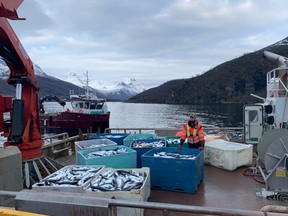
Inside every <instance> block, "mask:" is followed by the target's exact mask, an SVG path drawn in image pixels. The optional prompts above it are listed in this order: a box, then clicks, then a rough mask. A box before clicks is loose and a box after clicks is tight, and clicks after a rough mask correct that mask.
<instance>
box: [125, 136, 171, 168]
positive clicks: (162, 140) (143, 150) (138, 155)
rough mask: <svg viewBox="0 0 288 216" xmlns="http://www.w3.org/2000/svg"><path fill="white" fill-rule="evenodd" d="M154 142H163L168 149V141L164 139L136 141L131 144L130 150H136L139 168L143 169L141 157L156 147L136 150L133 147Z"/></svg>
mask: <svg viewBox="0 0 288 216" xmlns="http://www.w3.org/2000/svg"><path fill="white" fill-rule="evenodd" d="M153 142H162V143H163V147H166V141H165V140H164V139H136V140H134V141H133V142H132V143H131V145H130V148H131V149H134V150H135V151H136V152H137V168H141V167H142V163H141V156H142V155H143V154H145V153H146V152H148V151H150V150H151V149H153V148H155V147H148V148H134V147H133V146H134V144H135V143H153Z"/></svg>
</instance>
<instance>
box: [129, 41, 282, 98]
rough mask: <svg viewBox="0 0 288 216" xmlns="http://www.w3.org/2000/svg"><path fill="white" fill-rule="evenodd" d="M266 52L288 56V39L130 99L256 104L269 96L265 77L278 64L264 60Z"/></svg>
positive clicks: (169, 82)
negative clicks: (261, 98)
mask: <svg viewBox="0 0 288 216" xmlns="http://www.w3.org/2000/svg"><path fill="white" fill-rule="evenodd" d="M264 50H268V51H270V52H273V53H276V54H278V55H281V56H285V57H286V56H288V37H286V38H284V39H283V40H281V41H278V42H276V43H274V44H272V45H270V46H267V47H265V48H262V49H260V50H258V51H255V52H251V53H246V54H243V55H242V56H240V57H238V58H235V59H232V60H229V61H226V62H224V63H222V64H219V65H217V66H216V67H214V68H212V69H210V70H208V71H207V72H205V73H203V74H201V75H198V76H196V77H191V78H189V79H178V80H171V81H168V82H166V83H164V84H162V85H160V86H158V87H156V88H152V89H148V90H146V91H144V92H142V93H140V94H138V95H136V96H134V97H132V98H130V99H129V100H128V102H132V103H166V104H209V103H212V104H213V103H243V104H244V103H255V102H259V99H257V98H254V97H252V96H250V94H256V95H259V96H261V97H266V74H267V72H268V71H270V70H272V69H273V68H276V67H277V65H276V64H275V63H272V62H271V61H269V60H267V59H264V58H263V52H264Z"/></svg>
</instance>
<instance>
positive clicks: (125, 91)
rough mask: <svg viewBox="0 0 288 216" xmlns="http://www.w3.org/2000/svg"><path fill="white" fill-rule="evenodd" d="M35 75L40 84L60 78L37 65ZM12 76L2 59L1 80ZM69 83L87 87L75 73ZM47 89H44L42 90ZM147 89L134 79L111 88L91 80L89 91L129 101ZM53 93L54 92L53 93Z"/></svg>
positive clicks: (0, 64)
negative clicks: (42, 81)
mask: <svg viewBox="0 0 288 216" xmlns="http://www.w3.org/2000/svg"><path fill="white" fill-rule="evenodd" d="M34 69H35V74H36V76H37V80H38V82H39V81H40V80H39V79H41V77H43V79H46V80H47V79H48V80H50V79H52V80H53V81H55V80H56V79H57V80H59V79H58V78H55V77H53V76H50V75H48V74H47V73H45V72H44V71H43V70H42V69H41V67H39V66H38V65H37V64H34ZM9 74H10V71H9V68H8V67H7V65H6V64H5V62H4V61H3V60H2V59H0V78H1V79H7V78H8V76H9ZM62 81H65V82H68V83H71V84H73V85H76V86H79V87H80V88H85V86H86V80H83V79H80V78H79V76H78V75H77V74H75V73H69V74H68V75H67V76H66V78H65V80H62ZM43 88H45V87H42V89H43ZM144 90H145V88H144V87H143V86H142V85H141V84H140V83H138V82H137V81H136V80H135V79H134V78H132V79H127V80H125V81H122V82H120V83H118V84H116V85H111V86H105V85H102V83H101V82H99V81H98V80H89V91H90V92H92V93H94V94H96V95H97V96H98V97H101V98H102V97H103V98H107V99H110V100H127V99H129V98H131V97H133V96H135V95H136V94H139V93H141V92H142V91H144ZM51 93H53V92H51Z"/></svg>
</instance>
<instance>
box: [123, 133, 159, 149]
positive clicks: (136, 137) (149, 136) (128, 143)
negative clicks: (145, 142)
mask: <svg viewBox="0 0 288 216" xmlns="http://www.w3.org/2000/svg"><path fill="white" fill-rule="evenodd" d="M156 136H157V134H155V133H153V134H129V135H128V136H127V137H125V139H124V140H123V145H125V146H127V147H130V146H131V143H132V142H133V141H134V140H140V139H155V138H156Z"/></svg>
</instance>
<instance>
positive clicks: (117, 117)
mask: <svg viewBox="0 0 288 216" xmlns="http://www.w3.org/2000/svg"><path fill="white" fill-rule="evenodd" d="M107 104H108V109H109V110H110V112H111V115H110V127H111V128H181V127H182V125H183V123H184V122H185V121H186V120H187V118H188V117H189V115H190V113H192V112H194V113H196V114H197V116H198V119H199V121H200V122H201V123H202V124H203V126H204V127H209V128H213V127H241V126H242V122H243V120H242V119H243V111H242V109H243V105H239V104H217V105H171V104H143V103H123V102H107ZM70 106H71V104H69V103H67V105H66V106H65V107H64V110H66V108H69V107H70ZM44 108H45V110H46V112H55V111H63V108H62V107H61V106H60V105H59V104H58V103H57V102H45V103H44ZM70 108H71V107H70Z"/></svg>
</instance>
